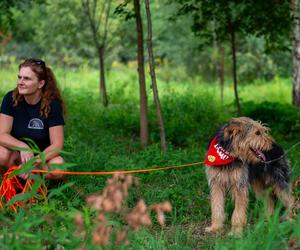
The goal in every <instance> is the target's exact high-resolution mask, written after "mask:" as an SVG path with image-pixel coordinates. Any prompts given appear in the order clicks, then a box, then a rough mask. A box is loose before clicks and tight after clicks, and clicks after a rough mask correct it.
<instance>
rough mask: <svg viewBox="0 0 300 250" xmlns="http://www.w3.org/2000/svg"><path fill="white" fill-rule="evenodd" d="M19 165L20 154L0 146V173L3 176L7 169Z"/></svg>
mask: <svg viewBox="0 0 300 250" xmlns="http://www.w3.org/2000/svg"><path fill="white" fill-rule="evenodd" d="M19 164H20V153H19V152H18V151H12V150H9V149H8V148H5V147H3V146H0V173H1V174H3V173H5V172H6V170H7V169H8V168H10V167H11V166H14V165H19Z"/></svg>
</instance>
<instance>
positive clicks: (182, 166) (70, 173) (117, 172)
mask: <svg viewBox="0 0 300 250" xmlns="http://www.w3.org/2000/svg"><path fill="white" fill-rule="evenodd" d="M203 163H204V162H203V161H202V162H194V163H190V164H183V165H178V166H168V167H160V168H146V169H135V170H117V171H95V172H89V171H85V172H84V171H82V172H80V171H60V170H56V171H49V170H44V169H35V170H32V171H31V172H32V173H35V174H37V173H49V174H62V175H113V174H132V173H147V172H153V171H161V170H168V169H177V168H184V167H191V166H195V165H200V164H203Z"/></svg>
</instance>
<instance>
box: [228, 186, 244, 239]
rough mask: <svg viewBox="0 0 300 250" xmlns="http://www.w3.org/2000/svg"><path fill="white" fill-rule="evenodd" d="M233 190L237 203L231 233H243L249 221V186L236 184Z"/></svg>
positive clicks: (232, 218)
mask: <svg viewBox="0 0 300 250" xmlns="http://www.w3.org/2000/svg"><path fill="white" fill-rule="evenodd" d="M231 191H232V197H233V199H234V205H235V207H234V211H233V214H232V217H231V233H232V234H241V233H242V231H243V227H244V226H245V225H246V223H247V207H248V187H247V186H243V187H239V186H234V187H233V188H232V190H231Z"/></svg>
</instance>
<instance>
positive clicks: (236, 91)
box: [230, 24, 241, 115]
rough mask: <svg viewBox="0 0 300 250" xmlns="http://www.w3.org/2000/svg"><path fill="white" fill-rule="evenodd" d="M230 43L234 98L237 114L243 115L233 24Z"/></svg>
mask: <svg viewBox="0 0 300 250" xmlns="http://www.w3.org/2000/svg"><path fill="white" fill-rule="evenodd" d="M230 26H231V28H230V42H231V53H232V75H233V87H234V96H235V101H236V108H237V114H238V115H241V104H240V99H239V95H238V89H237V85H238V82H237V73H236V41H235V31H234V28H233V27H232V24H230Z"/></svg>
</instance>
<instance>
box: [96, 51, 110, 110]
mask: <svg viewBox="0 0 300 250" xmlns="http://www.w3.org/2000/svg"><path fill="white" fill-rule="evenodd" d="M98 57H99V77H100V96H101V101H102V104H103V106H104V107H107V105H108V98H107V91H106V82H105V67H104V49H103V48H100V49H99V52H98Z"/></svg>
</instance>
